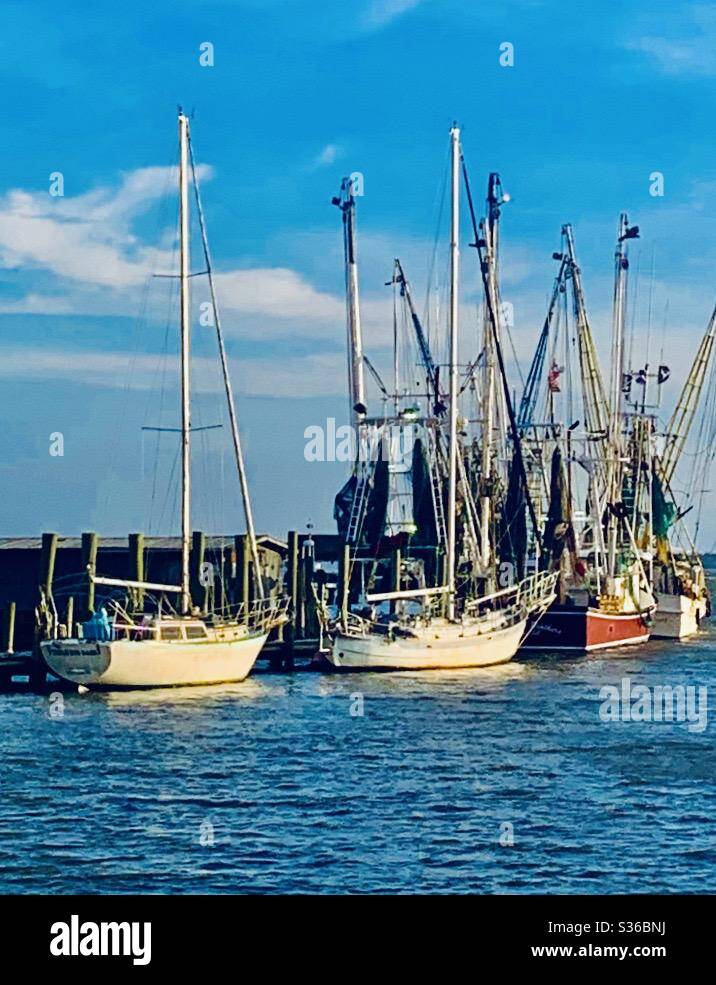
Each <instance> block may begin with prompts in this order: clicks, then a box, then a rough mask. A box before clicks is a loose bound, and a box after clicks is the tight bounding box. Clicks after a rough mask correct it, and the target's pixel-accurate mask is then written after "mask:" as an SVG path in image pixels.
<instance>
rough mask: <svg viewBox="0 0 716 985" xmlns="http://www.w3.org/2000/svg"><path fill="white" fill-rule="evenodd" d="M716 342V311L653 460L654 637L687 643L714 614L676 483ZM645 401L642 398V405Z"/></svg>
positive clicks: (698, 456)
mask: <svg viewBox="0 0 716 985" xmlns="http://www.w3.org/2000/svg"><path fill="white" fill-rule="evenodd" d="M715 338H716V308H714V310H713V311H712V313H711V317H710V319H709V322H708V325H707V327H706V331H705V333H704V336H703V338H702V340H701V343H700V345H699V348H698V350H697V353H696V356H695V358H694V362H693V364H692V366H691V370H690V372H689V375H688V376H687V378H686V381H685V383H684V386H683V389H682V391H681V394H680V396H679V400H678V402H677V405H676V408H675V409H674V412H673V414H672V416H671V418H670V420H669V423H668V425H667V428H666V433H665V436H664V444H663V451H662V453H661V455H658V456H654V477H653V495H652V504H653V520H652V523H651V528H650V531H649V533H650V534H651V539H652V543H653V551H654V555H655V562H654V587H655V590H656V596H657V609H656V614H655V617H654V629H653V635H654V636H656V637H659V638H662V639H686V638H688V637H689V636H694V635H695V634H696V633H697V632H698V629H699V626H700V624H701V621H702V619H704V618H706V616H708V615H709V614H710V608H711V600H710V597H709V590H708V587H707V584H706V574H705V571H704V566H703V562H702V560H701V557H700V556H699V553H698V551H697V550H696V545H695V543H694V541H693V539H692V537H691V535H690V532H689V530H688V529H687V527H686V524H685V523H684V521H683V516H684V515H685V513H686V512H688V510H684V511H683V512H682V511H680V510H678V509H677V506H676V496H675V494H674V490H673V488H672V481H673V478H674V475H675V473H676V468H677V465H678V463H679V460H680V458H681V455H682V452H683V451H684V448H685V446H686V442H687V440H688V437H689V432H690V430H691V425H692V423H693V421H694V418H695V416H696V411H697V409H698V406H699V402H700V400H701V395H702V391H703V388H704V383H705V380H706V375H707V370H708V367H709V364H710V363H711V360H712V356H713V348H714V339H715ZM665 368H666V367H663V366H660V367H659V368H658V373H657V381H659V380H660V379H661V376H663V375H664V373H663V371H664V369H665ZM651 375H652V374H650V373H649V372H648V365H647V366H646V367H645V368H644V369H643V370H642V371H641V376H640V377H638V378H641V379H644V387H645V388H646V386H647V385H648V382H649V379H650V377H651ZM712 388H713V381H712ZM645 399H646V398H645V397H643V398H642V405H643V403H644V402H645ZM642 410H643V406H642ZM700 443H701V442H700ZM701 451H702V452H703V454H699V451H697V453H696V454H695V455H694V456H693V460H694V467H695V468H696V467H697V464H698V463H699V461H700V460H701V459H705V460H706V461H708V455H707V454H706V449H705V448H703V449H701ZM698 485H699V483H698V482H697V481H696V476H695V475H694V476H693V477H692V482H691V483H690V487H691V490H692V494H693V491H694V490H695V489H696V488H697V486H698ZM697 526H698V523H697Z"/></svg>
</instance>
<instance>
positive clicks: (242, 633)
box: [41, 112, 286, 689]
mask: <svg viewBox="0 0 716 985" xmlns="http://www.w3.org/2000/svg"><path fill="white" fill-rule="evenodd" d="M189 170H191V172H192V177H193V184H194V192H195V201H196V206H197V211H198V217H199V225H200V229H201V235H202V241H203V246H204V260H205V262H206V272H207V274H208V277H209V285H210V292H211V303H212V306H213V313H214V325H215V327H216V332H217V340H218V349H219V355H220V359H221V366H222V373H223V379H224V386H225V390H226V397H227V403H228V415H229V419H230V422H231V430H232V438H233V446H234V452H235V458H236V465H237V468H238V474H239V481H240V485H241V492H242V498H243V504H244V512H245V516H246V526H247V533H248V541H249V544H250V550H251V555H252V559H253V568H254V577H255V589H256V596H257V598H256V601H255V602H253V603H243V604H241V605H240V606H238V607H234V608H233V609H232V608H231V607H229V609H228V610H219V611H216V612H211V613H209V612H200V611H199V610H198V608H197V607H195V606H193V604H192V598H191V592H190V567H189V560H190V540H191V478H190V477H191V447H190V439H191V433H192V430H194V429H193V428H192V426H191V406H190V390H189V371H190V365H189V351H190V315H189V312H190V307H189V303H190V297H189V283H190V277H191V274H190V272H189ZM179 240H180V273H179V281H180V291H181V293H180V332H181V442H182V444H181V450H182V488H181V529H182V552H181V584H180V585H167V584H157V583H152V582H148V581H125V580H122V579H117V578H105V577H101V576H99V575H97V574H96V573H95V571H94V570H93V569H92V568H90V570H89V572H88V576H89V578H90V579H91V580H92V581H93V582H94V584H95V585H98V586H106V587H108V588H113V589H124V591H125V593H126V599H127V600H128V601H125V603H124V604H121V603H120V602H118V601H116V600H115V599H110V600H109V602H108V605H109V606H110V609H111V610H112V615H111V617H110V616H108V615H107V610H106V609H105V608H104V607H102V608H100V610H99V611H98V612H96V613H95V615H94V617H93V618H92V619H91V620H89V621H88V622H86V623H84V624H80V625H81V626H82V632H81V634H77V635H74V636H73V634H72V628H73V627H72V626H68V627H67V628H66V630H65V635H64V637H62V636H61V635H60V633H59V629H60V627H59V625H58V622H57V620H56V619H55V620H54V621H52V622H51V626H52V632H51V638H49V639H47V640H45V641H44V642H42V643H41V652H42V656H43V658H44V660H45V662H46V664H47V666H48V667H49V669H50V670H51V671H52V673H54V674H56V675H57V676H58V677H60V678H62V679H64V680H67V681H70V682H72V683H75V684H78V685H82V686H84V687H86V688H90V689H91V688H151V687H176V686H184V685H206V684H219V683H225V682H235V681H243V680H244V678H246V677H247V675H248V674H249V673H250V671H251V668H252V667H253V665H254V663H255V661H256V658H257V657H258V655H259V652H260V651H261V648H262V647H263V645H264V643H265V642H266V639H267V637H268V634H269V632H270V630H271V629H272V628H273V627H274V626H277V625H279V624H280V623H281V622H283V621H285V618H286V617H285V610H286V600H284V599H273V598H268V597H265V595H264V589H263V584H262V580H261V572H260V567H259V557H258V548H257V544H256V534H255V529H254V522H253V514H252V509H251V501H250V497H249V490H248V483H247V479H246V472H245V469H244V462H243V455H242V449H241V441H240V437H239V430H238V423H237V418H236V411H235V406H234V400H233V393H232V388H231V381H230V377H229V370H228V363H227V359H226V353H225V350H224V343H223V336H222V332H221V325H220V320H219V313H218V308H217V304H216V294H215V291H214V281H213V276H212V273H211V263H210V256H209V250H208V245H207V240H206V232H205V226H204V218H203V212H202V208H201V200H200V197H199V189H198V184H197V178H196V169H195V166H194V157H193V153H192V148H191V142H190V135H189V120H188V118H187V117H186V116H185V115H184V114H183V113H181V112H180V113H179ZM167 596H169V597H171V596H178V598H179V606H178V610H176V611H175V609H174V608H173V607H172V606H171V605H170V604H169V602H168V600H167ZM138 599H140V600H141V601H142V606H141V607H140V606H139V605H137V604H135V603H136V602H137V600H138ZM150 600H152V601H154V605H153V607H152V606H151V605H150V604H149V602H150ZM62 628H63V629H64V627H62Z"/></svg>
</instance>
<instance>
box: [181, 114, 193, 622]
mask: <svg viewBox="0 0 716 985" xmlns="http://www.w3.org/2000/svg"><path fill="white" fill-rule="evenodd" d="M188 135H189V120H188V119H187V117H186V116H184V114H183V113H179V283H180V292H181V293H180V311H181V444H182V448H181V464H182V468H181V473H182V483H181V611H182V614H183V615H187V614H188V612H189V610H190V606H191V595H190V592H189V549H190V541H191V444H190V435H191V408H190V400H189V181H188V145H189V141H188Z"/></svg>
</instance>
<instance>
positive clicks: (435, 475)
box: [426, 428, 447, 550]
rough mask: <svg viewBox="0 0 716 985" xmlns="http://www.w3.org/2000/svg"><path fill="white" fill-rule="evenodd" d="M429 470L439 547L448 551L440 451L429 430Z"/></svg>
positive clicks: (427, 433) (427, 432)
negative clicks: (439, 458)
mask: <svg viewBox="0 0 716 985" xmlns="http://www.w3.org/2000/svg"><path fill="white" fill-rule="evenodd" d="M426 435H427V439H428V469H429V471H430V492H431V494H432V497H433V512H434V513H435V529H436V530H437V534H438V547H442V548H443V549H444V550H447V526H446V525H445V509H444V506H443V490H442V481H441V477H440V468H439V465H438V450H437V443H436V441H435V435H434V433H433V432H432V431H431V430H430V429H429V428H428V429H427V431H426Z"/></svg>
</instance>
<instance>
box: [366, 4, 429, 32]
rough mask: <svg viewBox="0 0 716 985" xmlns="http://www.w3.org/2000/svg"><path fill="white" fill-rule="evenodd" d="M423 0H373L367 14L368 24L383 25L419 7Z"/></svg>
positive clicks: (370, 25) (377, 26)
mask: <svg viewBox="0 0 716 985" xmlns="http://www.w3.org/2000/svg"><path fill="white" fill-rule="evenodd" d="M421 2H422V0H372V2H371V4H370V6H369V7H368V10H367V11H366V15H365V23H366V26H368V27H372V28H379V27H383V26H384V25H386V24H390V22H391V21H394V20H396V18H398V17H401V16H402V15H403V14H405V13H407V12H408V11H409V10H412V9H413V8H414V7H417V6H418V4H419V3H421Z"/></svg>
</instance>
